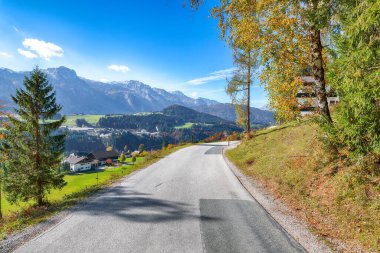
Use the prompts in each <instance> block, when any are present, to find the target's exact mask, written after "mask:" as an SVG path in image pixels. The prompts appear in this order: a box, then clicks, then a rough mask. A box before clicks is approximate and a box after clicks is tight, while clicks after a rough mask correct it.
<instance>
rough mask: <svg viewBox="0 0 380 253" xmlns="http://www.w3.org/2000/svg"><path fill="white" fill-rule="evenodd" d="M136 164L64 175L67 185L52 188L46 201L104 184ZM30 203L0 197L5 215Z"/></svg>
mask: <svg viewBox="0 0 380 253" xmlns="http://www.w3.org/2000/svg"><path fill="white" fill-rule="evenodd" d="M143 160H144V158H142V157H137V160H136V165H138V164H140V163H142V162H143ZM127 162H131V159H129V160H128V159H127ZM135 167H136V166H134V165H126V166H123V167H117V168H106V169H105V170H101V171H99V173H96V172H95V171H89V172H84V173H78V174H69V175H66V176H65V181H66V182H67V185H66V186H65V187H63V188H62V189H61V190H52V191H51V192H50V194H49V195H48V201H49V202H56V201H58V202H59V201H62V200H63V199H64V198H66V197H68V196H69V195H72V194H75V193H79V192H81V191H83V190H85V189H86V188H89V187H93V186H96V185H97V183H99V185H101V184H104V183H105V182H106V181H107V180H109V179H111V178H112V177H115V176H120V177H121V176H122V175H126V174H129V173H130V172H132V171H133V170H134V169H135ZM97 174H98V175H99V182H97V179H96V177H97ZM30 204H32V203H22V204H19V205H11V204H10V203H9V202H8V201H7V200H6V198H5V196H4V194H2V197H1V208H2V211H3V214H5V215H7V214H8V213H10V212H15V211H19V210H21V209H22V208H23V207H26V206H27V205H30Z"/></svg>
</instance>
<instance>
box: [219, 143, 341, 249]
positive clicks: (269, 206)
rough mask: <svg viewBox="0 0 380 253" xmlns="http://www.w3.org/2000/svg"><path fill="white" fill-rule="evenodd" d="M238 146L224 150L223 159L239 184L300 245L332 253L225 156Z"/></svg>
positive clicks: (286, 208) (290, 212)
mask: <svg viewBox="0 0 380 253" xmlns="http://www.w3.org/2000/svg"><path fill="white" fill-rule="evenodd" d="M234 147H236V146H229V147H226V148H224V149H223V158H224V160H225V162H226V163H227V165H228V167H229V168H230V169H231V171H232V172H233V173H234V175H235V176H236V178H237V179H238V180H239V182H240V183H241V184H242V185H243V187H244V188H245V189H246V190H247V191H248V193H249V194H250V195H251V196H252V197H253V198H254V199H255V200H256V201H257V202H258V203H259V204H260V205H261V206H262V207H263V208H264V210H266V212H267V213H268V214H269V215H270V216H272V218H273V219H274V220H275V221H277V222H278V223H279V224H280V225H281V226H282V227H283V229H284V230H285V231H286V232H287V233H288V234H289V235H290V236H292V237H293V238H294V239H295V240H296V241H297V242H298V243H299V244H301V245H302V247H304V248H305V249H306V250H307V251H308V252H310V253H332V252H333V251H332V250H331V249H330V248H329V247H328V246H327V245H325V243H324V242H323V241H322V239H321V238H319V236H317V235H315V234H313V233H312V232H310V230H309V229H308V225H307V224H306V223H305V222H304V221H301V220H299V219H297V218H296V216H295V215H294V214H292V211H291V209H290V208H289V207H287V206H286V205H285V204H284V203H282V202H281V201H280V200H277V199H275V198H274V197H273V196H271V195H270V194H269V193H268V191H266V190H265V189H264V187H262V186H260V184H259V183H257V182H255V181H254V180H253V179H252V178H250V177H248V176H246V175H244V174H243V173H242V172H241V171H240V169H238V168H237V167H236V166H235V165H234V164H233V163H232V162H231V161H230V160H229V159H228V158H227V157H226V155H225V152H226V151H227V150H228V149H231V148H234Z"/></svg>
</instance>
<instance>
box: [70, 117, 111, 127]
mask: <svg viewBox="0 0 380 253" xmlns="http://www.w3.org/2000/svg"><path fill="white" fill-rule="evenodd" d="M103 116H104V115H89V114H84V115H66V122H65V123H64V124H63V125H65V126H76V124H75V120H77V119H85V120H86V121H87V122H88V123H90V124H91V125H93V126H95V125H96V124H97V123H98V122H99V119H100V118H101V117H103Z"/></svg>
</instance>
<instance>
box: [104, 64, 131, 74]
mask: <svg viewBox="0 0 380 253" xmlns="http://www.w3.org/2000/svg"><path fill="white" fill-rule="evenodd" d="M108 69H110V70H113V71H118V72H122V73H127V72H128V71H130V69H129V67H128V66H125V65H109V66H108Z"/></svg>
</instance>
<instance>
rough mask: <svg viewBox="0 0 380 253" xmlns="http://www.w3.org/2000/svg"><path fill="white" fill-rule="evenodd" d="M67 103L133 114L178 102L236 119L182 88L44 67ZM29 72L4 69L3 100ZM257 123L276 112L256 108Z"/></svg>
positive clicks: (66, 107)
mask: <svg viewBox="0 0 380 253" xmlns="http://www.w3.org/2000/svg"><path fill="white" fill-rule="evenodd" d="M44 71H45V73H46V74H47V77H48V79H49V81H50V82H51V84H52V85H53V86H54V88H55V90H56V95H57V102H58V103H59V104H61V105H62V106H63V109H62V111H61V113H62V114H80V113H83V114H132V113H137V112H152V111H159V110H162V109H164V108H166V107H168V106H170V105H173V104H177V105H182V106H186V107H189V108H193V109H195V110H197V111H200V112H204V113H209V114H211V115H215V116H218V117H221V118H224V119H227V120H230V121H234V120H235V118H236V114H235V109H234V107H233V106H231V105H230V104H222V103H219V102H217V101H215V100H210V99H206V98H196V99H194V98H191V97H188V96H186V95H185V94H183V93H182V92H180V91H173V92H169V91H166V90H164V89H159V88H153V87H151V86H149V85H146V84H144V83H142V82H139V81H134V80H131V81H125V82H109V83H104V82H99V81H93V80H89V79H86V78H82V77H79V76H78V75H77V74H76V72H75V71H74V70H72V69H69V68H66V67H58V68H48V69H46V70H44ZM29 73H30V72H28V71H13V70H10V69H6V68H0V100H3V101H5V103H6V104H8V105H10V106H12V101H11V99H10V96H11V95H13V94H15V92H16V89H17V88H21V87H22V82H23V79H24V76H25V75H28V74H29ZM252 110H253V120H252V121H253V123H260V124H273V123H274V122H275V121H274V117H273V113H272V112H270V111H266V110H261V109H257V108H253V109H252Z"/></svg>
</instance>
